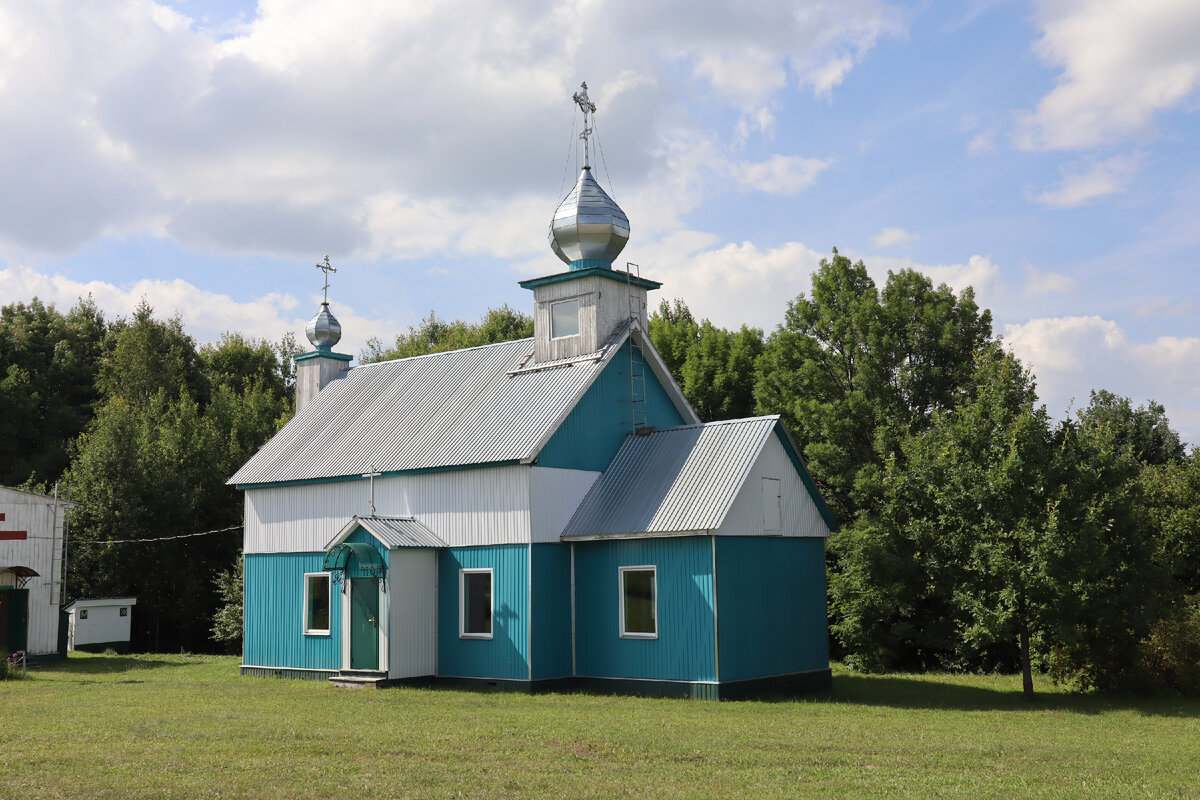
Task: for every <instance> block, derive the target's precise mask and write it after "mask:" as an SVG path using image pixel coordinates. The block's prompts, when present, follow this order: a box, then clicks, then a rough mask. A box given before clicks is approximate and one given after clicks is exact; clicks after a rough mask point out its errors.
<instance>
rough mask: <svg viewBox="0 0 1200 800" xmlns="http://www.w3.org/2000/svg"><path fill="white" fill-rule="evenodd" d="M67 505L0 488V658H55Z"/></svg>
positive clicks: (38, 495)
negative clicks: (3, 655)
mask: <svg viewBox="0 0 1200 800" xmlns="http://www.w3.org/2000/svg"><path fill="white" fill-rule="evenodd" d="M68 505H69V504H68V503H67V502H66V501H65V500H60V499H58V498H55V497H51V496H47V495H43V494H35V493H33V492H24V491H21V490H19V489H9V488H7V487H3V486H0V653H10V652H16V651H18V650H23V651H25V652H26V653H28V654H29V655H31V656H38V655H49V654H53V653H57V652H58V628H59V624H58V618H59V613H58V609H59V604H60V603H61V601H62V578H63V563H62V558H63V535H64V531H65V529H66V517H67V508H68Z"/></svg>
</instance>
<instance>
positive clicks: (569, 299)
mask: <svg viewBox="0 0 1200 800" xmlns="http://www.w3.org/2000/svg"><path fill="white" fill-rule="evenodd" d="M580 300H581V298H579V297H567V298H564V299H562V300H555V301H553V302H552V303H550V309H549V310H550V338H551V339H570V338H571V337H572V336H578V335H579V332H580V331H579V327H580V326H579V311H580V309H582V308H583V303H582V302H580ZM564 303H574V304H575V332H574V333H564V334H562V335H561V336H559V335H557V334H556V333H555V330H554V307H555V306H561V305H562V304H564Z"/></svg>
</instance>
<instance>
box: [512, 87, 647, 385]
mask: <svg viewBox="0 0 1200 800" xmlns="http://www.w3.org/2000/svg"><path fill="white" fill-rule="evenodd" d="M580 88H581V90H582V91H579V92H576V93H575V94H574V96H573V97H572V100H574V102H575V104H576V105H578V106H579V108H580V109H581V110H582V111H583V132H582V133H580V134H579V138H580V139H582V140H583V153H584V158H583V169H582V170H581V171H580V173H579V180H577V181H576V182H575V186H574V187H573V188H572V189H571V191H570V192H568V193H567V196H566V197H565V198H563V200H562V202H561V203H559V204H558V209H557V210H556V211H555V212H554V217H553V218H552V219H551V220H550V231H549V239H550V249H551V250H553V251H554V254H555V255H557V256H558V257H559V259H561V260H562V261H563V263H565V264H566V265H567V271H566V272H559V273H556V274H553V275H547V276H544V277H541V278H531V279H529V280H524V281H521V282H520V285H521V286H522V287H524V288H526V289H531V290H533V303H534V312H533V330H534V333H533V337H534V351H533V360H534V362H535V363H536V362H546V361H555V360H558V359H562V358H571V357H574V356H580V355H585V354H587V353H594V352H596V351H597V350H599V349H600V348H601V347H603V346H604V344H605V343H606V342H607V341H608V340H609V339H610V338H611V337H612V335H613V334H614V333H615V332H616V331H618V330H620V329H621V328H622V327H623V326H625V325H626V324H628V323H629V321H630V320H631V319H633V320H635V321H636V324H638V325H640V326H641V327H642V330H645V328H646V293H647V292H648V291H650V290H652V289H657V288H659V287H660V286H662V284H661V283H658V282H656V281H651V280H646V279H645V278H642V277H640V276H638V275H635V274H633V273H631V272H629V271H628V270H626V271H618V270H615V269H613V262H614V261H615V260H616V258H617V256H619V255H620V254H621V250H623V249H624V247H625V243H626V242H628V241H629V218H628V217H627V216H625V212H624V211H622V210H621V207H620V206H618V205H617V203H616V201H615V200H613V199H612V198H611V197H609V196H608V194H607V193H606V192H605V191H604V189H602V188H600V184H599V183H597V182H596V179H595V178H594V177H593V176H592V166H591V163H590V161H591V149H590V144H589V139H590V137H591V136H592V134H593V132H594V131H593V115H594V114H595V113H596V104H595V103H593V102H592V101H591V100H590V99H589V98H588V93H587V83H584V84H582V85H581V87H580Z"/></svg>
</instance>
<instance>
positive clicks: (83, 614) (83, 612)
mask: <svg viewBox="0 0 1200 800" xmlns="http://www.w3.org/2000/svg"><path fill="white" fill-rule="evenodd" d="M87 612H88V610H87V609H86V608H81V609H79V618H80V619H87Z"/></svg>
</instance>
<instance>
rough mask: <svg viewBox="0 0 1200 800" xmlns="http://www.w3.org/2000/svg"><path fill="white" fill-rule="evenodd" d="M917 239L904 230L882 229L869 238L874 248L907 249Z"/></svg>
mask: <svg viewBox="0 0 1200 800" xmlns="http://www.w3.org/2000/svg"><path fill="white" fill-rule="evenodd" d="M916 240H917V237H916V236H915V235H914V234H911V233H909V232H908V231H906V230H904V228H884V229H883V230H881V231H880V232H879V233H877V234H875V235H874V236H872V237H871V244H873V245H874V246H876V247H908V246H909V245H910V244H912V243H913V242H915V241H916Z"/></svg>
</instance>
